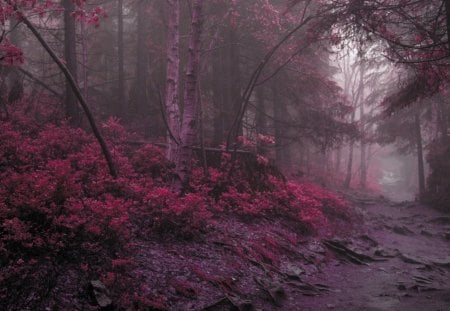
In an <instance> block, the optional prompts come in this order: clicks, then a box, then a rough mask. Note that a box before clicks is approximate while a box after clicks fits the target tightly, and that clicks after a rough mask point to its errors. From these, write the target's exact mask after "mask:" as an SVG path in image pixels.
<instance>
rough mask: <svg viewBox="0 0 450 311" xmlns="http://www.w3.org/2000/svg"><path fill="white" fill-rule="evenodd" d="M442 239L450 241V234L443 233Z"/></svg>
mask: <svg viewBox="0 0 450 311" xmlns="http://www.w3.org/2000/svg"><path fill="white" fill-rule="evenodd" d="M444 239H446V240H447V241H450V232H446V233H444Z"/></svg>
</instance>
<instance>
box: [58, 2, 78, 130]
mask: <svg viewBox="0 0 450 311" xmlns="http://www.w3.org/2000/svg"><path fill="white" fill-rule="evenodd" d="M62 4H63V8H64V58H65V62H66V66H67V69H68V70H69V72H70V74H71V75H72V77H73V79H74V80H75V82H76V81H77V76H78V74H77V51H76V27H75V20H74V18H73V16H72V13H73V11H74V10H75V6H74V4H73V1H72V0H63V2H62ZM64 94H65V95H64V105H65V110H66V116H67V118H69V120H70V122H71V124H73V125H78V124H80V112H79V109H78V104H77V97H76V94H75V92H74V90H73V88H72V86H71V85H70V83H69V81H67V80H66V90H65V93H64Z"/></svg>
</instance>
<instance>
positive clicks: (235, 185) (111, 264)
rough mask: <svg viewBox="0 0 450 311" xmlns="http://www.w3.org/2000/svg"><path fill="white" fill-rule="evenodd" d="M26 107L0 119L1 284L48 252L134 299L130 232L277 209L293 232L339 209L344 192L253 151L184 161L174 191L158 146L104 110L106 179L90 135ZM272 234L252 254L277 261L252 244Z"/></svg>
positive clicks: (176, 229)
mask: <svg viewBox="0 0 450 311" xmlns="http://www.w3.org/2000/svg"><path fill="white" fill-rule="evenodd" d="M27 109H30V107H27ZM34 109H35V110H36V111H33V109H31V110H32V111H31V112H30V114H31V115H34V116H38V117H33V118H32V117H29V116H28V115H27V114H26V113H24V111H25V109H23V107H21V106H19V105H18V107H17V109H15V111H14V112H13V113H11V114H10V115H9V117H8V118H7V119H5V120H2V122H1V123H0V267H1V270H0V283H1V284H9V285H10V286H13V285H12V284H15V283H14V280H15V279H16V278H17V277H18V275H21V274H23V273H25V272H24V271H27V269H32V267H34V265H37V264H38V263H39V262H41V260H42V258H46V260H47V259H49V258H50V259H51V260H54V261H58V262H68V263H72V264H76V265H77V266H79V267H80V269H81V271H83V273H85V274H87V275H89V274H92V273H93V274H95V275H96V276H97V277H99V278H100V279H102V280H103V281H104V283H105V284H111V285H112V286H114V288H116V289H117V293H124V294H123V295H122V296H121V297H122V298H123V299H124V300H123V301H124V302H123V304H124V305H127V304H128V305H129V302H130V301H131V300H133V299H138V298H139V299H138V300H139V301H143V299H144V298H143V297H138V298H136V297H134V294H133V293H128V292H127V290H128V286H127V285H126V284H127V283H126V282H127V281H126V280H127V277H126V271H127V269H128V268H129V267H131V266H132V265H133V262H132V260H131V259H128V257H127V254H129V253H131V252H132V250H133V249H132V247H131V245H132V243H131V242H133V239H134V238H135V237H136V236H145V237H146V238H148V237H154V238H161V237H164V236H170V237H183V238H193V237H195V236H199V235H201V234H203V233H204V232H206V231H207V230H213V228H214V224H215V223H217V221H220V219H224V218H226V217H238V218H241V219H242V220H244V221H254V220H257V219H258V218H262V217H265V218H271V219H274V218H284V219H289V220H290V221H295V222H296V223H297V224H298V225H296V227H299V228H301V229H302V230H303V232H306V231H320V230H322V229H323V228H328V227H329V226H330V220H333V219H334V218H345V217H346V216H347V215H348V210H349V207H348V206H347V204H346V202H345V201H344V200H342V199H341V198H339V197H337V196H336V195H334V194H331V193H329V192H327V191H325V190H324V189H322V188H320V187H318V186H315V185H313V184H306V183H304V184H298V183H294V182H288V181H286V180H284V178H283V177H282V176H281V174H279V172H278V171H277V170H276V168H275V167H274V166H273V165H272V164H271V163H270V161H269V160H268V159H266V158H264V157H262V156H254V157H251V156H250V157H249V158H245V159H240V158H237V159H233V157H231V155H230V154H229V153H226V152H223V153H222V154H221V157H220V161H221V163H220V166H219V167H209V168H208V171H207V174H205V172H204V170H203V168H199V167H197V168H194V171H193V173H192V178H191V180H190V185H189V187H188V189H187V192H186V193H184V194H182V195H181V194H180V193H177V192H175V191H173V190H172V187H171V181H172V180H173V174H174V173H173V165H172V164H171V163H170V162H169V161H167V160H166V158H165V156H164V154H163V151H162V150H161V149H160V148H159V147H156V146H154V145H150V144H146V145H142V146H136V145H132V144H129V143H128V141H130V140H134V139H136V138H137V137H138V135H136V134H133V133H129V132H128V131H127V130H126V129H125V128H124V127H123V126H122V125H121V124H120V122H118V120H116V119H110V120H108V121H106V122H104V123H103V124H102V127H101V128H102V132H103V134H104V136H105V139H106V142H107V144H108V146H109V147H110V149H111V153H112V155H113V158H114V162H115V164H116V165H117V168H118V171H119V177H118V178H116V179H114V178H112V177H111V176H110V175H109V171H108V167H107V165H106V163H105V161H104V158H103V155H102V153H101V149H100V147H99V146H98V144H97V143H96V141H95V140H94V138H93V136H92V135H91V134H89V133H87V132H85V131H84V130H82V129H75V128H72V127H70V126H68V125H67V124H66V123H65V122H64V121H57V122H55V121H53V120H55V119H58V118H57V117H55V114H53V115H52V114H51V113H48V112H47V113H44V112H42V113H40V112H39V111H40V110H39V109H40V108H39V107H35V108H34ZM55 113H56V116H57V115H58V113H59V112H58V111H55ZM272 242H273V241H272ZM272 242H271V241H263V242H261V241H255V245H254V252H255V254H253V255H254V257H255V258H260V259H261V260H264V261H267V262H271V263H274V262H277V261H278V258H277V256H276V254H272V253H271V252H268V251H265V248H264V247H260V246H258V245H260V244H261V243H262V244H264V245H265V244H270V243H272ZM262 244H261V245H262ZM274 245H275V244H274ZM258 256H259V257H258ZM7 293H8V291H7V290H0V304H1V303H8V301H7V299H13V298H8V297H9V296H8V294H7ZM124 297H125V298H126V299H125V298H124ZM133 297H134V298H133ZM155 299H156V298H155ZM144 300H145V299H144ZM125 301H128V302H125ZM155 301H158V299H156V300H155Z"/></svg>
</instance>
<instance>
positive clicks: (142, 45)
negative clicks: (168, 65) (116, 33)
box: [131, 0, 149, 113]
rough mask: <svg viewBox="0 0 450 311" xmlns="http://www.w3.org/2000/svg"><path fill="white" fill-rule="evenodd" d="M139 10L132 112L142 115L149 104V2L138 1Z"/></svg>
mask: <svg viewBox="0 0 450 311" xmlns="http://www.w3.org/2000/svg"><path fill="white" fill-rule="evenodd" d="M136 9H137V26H136V28H137V29H136V32H137V42H136V82H135V90H134V100H133V107H131V110H132V112H133V113H140V112H141V111H145V109H143V108H144V107H145V106H147V105H148V104H149V103H148V93H147V88H148V85H147V84H148V83H147V82H148V64H149V53H148V48H147V45H146V42H147V32H146V28H147V25H148V23H147V22H146V20H147V17H146V13H147V11H146V9H147V0H138V1H137V3H136Z"/></svg>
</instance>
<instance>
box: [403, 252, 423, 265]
mask: <svg viewBox="0 0 450 311" xmlns="http://www.w3.org/2000/svg"><path fill="white" fill-rule="evenodd" d="M400 258H401V259H402V260H403V261H404V262H406V263H411V264H419V265H427V263H426V262H425V261H424V260H423V259H422V258H416V257H413V256H410V255H406V254H400Z"/></svg>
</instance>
